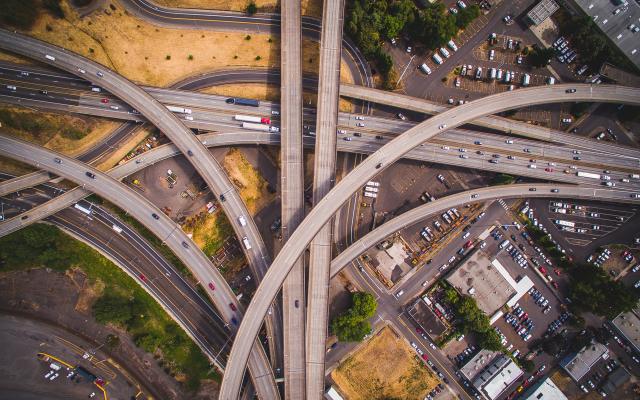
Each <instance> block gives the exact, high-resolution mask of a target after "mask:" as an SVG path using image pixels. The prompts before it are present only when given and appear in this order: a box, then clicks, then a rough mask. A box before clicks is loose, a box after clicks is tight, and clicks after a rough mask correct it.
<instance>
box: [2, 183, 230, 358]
mask: <svg viewBox="0 0 640 400" xmlns="http://www.w3.org/2000/svg"><path fill="white" fill-rule="evenodd" d="M57 190H58V189H57V188H55V187H51V186H45V187H41V188H39V189H37V190H36V191H29V193H23V194H22V196H21V197H16V198H3V199H2V200H3V202H4V203H5V208H8V207H7V205H9V207H13V208H14V209H16V210H18V209H24V208H27V209H29V208H31V207H33V206H34V204H38V203H42V202H44V201H47V200H48V199H50V198H51V194H52V193H55V192H56V191H57ZM31 192H33V193H31ZM83 205H84V206H85V207H87V208H89V207H91V209H92V210H93V213H92V216H91V217H88V216H87V215H85V214H83V213H81V212H80V211H78V210H76V209H73V208H68V209H66V210H63V211H62V212H60V213H57V214H56V215H54V216H51V217H49V218H48V219H47V221H48V222H52V223H53V224H55V225H57V226H59V227H61V228H63V229H64V230H66V231H68V232H70V233H71V234H72V235H73V236H75V237H76V238H78V239H80V240H82V241H85V242H87V244H89V245H91V246H92V247H94V248H95V249H96V250H98V251H100V252H101V253H102V254H103V255H105V256H106V257H108V258H109V259H111V260H112V261H114V262H115V264H116V265H118V266H119V267H120V268H121V269H122V270H124V271H125V272H126V273H127V274H129V275H130V276H131V277H132V278H133V279H134V280H135V281H136V282H138V283H139V284H140V285H141V286H142V287H143V288H144V289H145V290H147V292H149V294H150V295H151V296H152V297H154V298H155V299H156V301H157V302H158V303H159V304H160V305H161V306H162V307H163V308H164V309H165V310H166V311H167V313H168V314H169V315H170V316H171V317H172V318H173V319H174V320H175V321H176V322H177V323H178V324H179V325H180V326H181V327H182V328H183V329H184V330H185V332H186V333H187V334H188V335H189V336H190V337H191V338H192V339H193V341H194V342H195V343H196V344H197V345H198V346H199V347H200V348H201V350H202V351H203V353H204V354H206V355H207V356H208V357H209V359H210V360H211V361H212V362H213V363H214V364H215V365H216V366H217V367H218V368H220V370H224V360H225V356H226V355H227V350H225V349H226V347H227V346H228V345H229V344H230V339H229V333H228V331H225V330H224V329H223V326H224V324H225V322H224V320H222V319H221V318H220V317H219V316H218V315H217V314H216V312H215V311H214V310H213V308H212V307H211V305H210V304H209V303H208V302H207V301H205V300H204V299H203V298H202V297H200V295H199V294H198V293H197V291H196V290H195V288H194V287H192V286H190V285H189V284H188V283H187V282H186V281H185V280H184V279H182V277H181V275H180V273H179V272H178V271H176V270H175V268H174V267H173V266H172V265H171V264H170V263H168V262H167V261H166V260H165V259H164V258H163V257H162V256H160V255H159V254H158V253H157V252H156V251H155V249H153V247H152V246H151V245H150V244H149V243H148V242H147V241H146V240H145V239H144V238H142V237H141V236H140V235H139V234H138V233H137V232H135V231H134V230H133V229H131V228H130V227H129V226H127V225H126V224H124V223H122V222H121V221H119V220H118V219H116V218H114V217H113V216H111V215H110V214H109V213H108V212H106V211H105V210H103V209H102V208H101V207H99V206H96V205H91V204H90V203H89V204H83ZM113 224H116V225H117V226H119V227H120V228H121V229H122V232H121V233H116V232H115V231H114V230H113V229H112V226H113ZM141 276H144V277H145V279H144V280H141V278H140V277H141ZM212 321H213V322H214V323H211V322H212Z"/></svg>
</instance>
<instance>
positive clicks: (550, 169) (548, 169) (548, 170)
mask: <svg viewBox="0 0 640 400" xmlns="http://www.w3.org/2000/svg"><path fill="white" fill-rule="evenodd" d="M544 170H545V171H547V172H553V168H545V169H544Z"/></svg>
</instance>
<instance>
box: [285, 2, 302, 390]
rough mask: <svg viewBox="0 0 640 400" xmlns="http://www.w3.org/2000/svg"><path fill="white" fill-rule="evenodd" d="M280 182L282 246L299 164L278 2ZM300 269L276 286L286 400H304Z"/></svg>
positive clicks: (294, 207) (297, 77)
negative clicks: (278, 288)
mask: <svg viewBox="0 0 640 400" xmlns="http://www.w3.org/2000/svg"><path fill="white" fill-rule="evenodd" d="M281 12H282V21H283V22H282V24H281V25H280V32H281V33H280V42H281V45H280V52H281V56H280V65H281V69H282V71H284V76H285V79H282V81H281V82H280V99H281V104H280V132H281V134H280V135H281V140H282V146H281V147H280V168H281V170H280V177H281V184H280V190H281V220H282V240H283V242H286V241H287V240H288V239H289V235H290V233H291V232H293V231H294V230H295V229H296V228H297V227H298V224H300V222H301V221H302V218H303V217H304V197H303V196H304V168H303V167H304V161H303V158H302V102H303V100H302V33H301V5H300V2H299V1H298V0H283V1H282V2H281ZM304 283H305V265H304V257H300V258H299V259H298V260H297V261H296V264H295V266H294V267H293V269H292V270H291V273H290V274H289V276H288V277H287V280H286V281H285V282H284V285H283V286H282V316H283V320H282V329H283V331H284V332H283V333H284V335H283V337H284V346H283V348H284V354H283V355H284V388H285V397H286V398H288V399H304V393H305V390H304V389H305V376H304V361H305V349H304V337H305V330H304V320H305V307H304V306H303V307H300V301H302V303H303V304H304V298H305V290H304Z"/></svg>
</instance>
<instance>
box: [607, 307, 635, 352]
mask: <svg viewBox="0 0 640 400" xmlns="http://www.w3.org/2000/svg"><path fill="white" fill-rule="evenodd" d="M639 311H640V310H638V309H634V310H632V311H629V312H626V313H623V314H620V315H618V316H617V317H615V318H614V319H613V321H611V324H612V325H613V327H614V328H615V329H616V330H617V331H618V333H620V335H622V337H624V339H626V341H627V342H629V344H631V346H632V347H633V348H634V349H635V351H637V352H640V318H638V312H639Z"/></svg>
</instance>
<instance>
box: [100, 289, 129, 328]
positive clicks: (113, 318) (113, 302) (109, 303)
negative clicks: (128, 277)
mask: <svg viewBox="0 0 640 400" xmlns="http://www.w3.org/2000/svg"><path fill="white" fill-rule="evenodd" d="M93 315H94V316H95V318H96V321H98V322H100V323H102V324H105V323H108V322H111V323H114V324H118V325H122V326H126V325H127V323H128V322H129V321H130V320H131V319H132V318H133V313H132V307H131V301H130V300H129V299H128V298H126V297H124V296H121V295H117V294H114V293H105V294H104V295H102V296H101V297H100V298H99V299H98V300H96V302H95V303H94V304H93Z"/></svg>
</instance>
